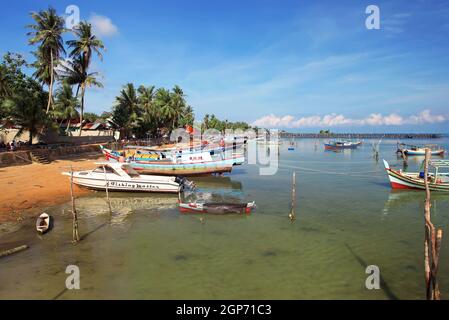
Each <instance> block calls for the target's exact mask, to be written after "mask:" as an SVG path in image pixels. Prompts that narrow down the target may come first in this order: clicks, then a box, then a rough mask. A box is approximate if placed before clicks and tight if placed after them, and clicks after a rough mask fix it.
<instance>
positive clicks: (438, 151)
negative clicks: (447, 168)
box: [396, 143, 445, 156]
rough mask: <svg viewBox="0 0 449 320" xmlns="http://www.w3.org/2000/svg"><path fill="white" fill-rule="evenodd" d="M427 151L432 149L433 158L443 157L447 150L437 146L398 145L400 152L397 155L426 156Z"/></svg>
mask: <svg viewBox="0 0 449 320" xmlns="http://www.w3.org/2000/svg"><path fill="white" fill-rule="evenodd" d="M426 149H430V153H431V155H432V156H442V155H444V152H445V150H444V149H443V148H440V147H439V146H438V145H436V144H426V145H423V146H416V145H410V144H405V143H398V150H397V151H396V153H400V154H405V155H406V156H424V155H425V154H426Z"/></svg>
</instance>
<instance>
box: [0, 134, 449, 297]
mask: <svg viewBox="0 0 449 320" xmlns="http://www.w3.org/2000/svg"><path fill="white" fill-rule="evenodd" d="M413 142H414V143H417V142H416V141H413ZM432 142H435V141H432ZM322 143H323V141H319V142H318V144H317V145H316V141H315V140H312V139H302V140H297V141H296V147H295V150H294V151H288V150H287V146H288V143H284V144H283V145H282V146H281V148H280V163H279V169H278V172H277V174H276V175H274V176H260V175H259V174H258V173H259V168H258V167H257V166H255V165H244V166H240V167H236V168H235V170H234V171H233V172H232V174H231V175H229V176H227V177H209V178H201V179H199V180H198V181H197V185H198V195H199V196H201V197H202V198H205V199H210V198H213V199H215V200H219V199H224V200H239V201H243V200H246V201H252V200H255V201H256V204H257V210H256V211H255V212H254V213H253V214H251V215H250V216H204V220H200V218H199V217H198V216H195V215H181V214H180V213H179V212H178V209H177V207H176V205H177V196H171V195H136V194H123V193H113V194H112V195H111V197H112V206H113V211H114V213H113V215H112V216H110V214H109V213H108V207H107V203H106V201H105V196H104V194H103V193H95V194H93V195H91V196H87V197H83V198H80V199H78V200H77V208H78V211H79V216H80V233H81V236H82V237H83V240H82V241H81V242H80V243H79V244H77V245H76V246H73V245H72V244H71V243H70V241H71V214H70V211H69V210H70V204H65V205H62V206H56V207H52V208H48V210H46V211H47V212H49V213H50V214H52V215H53V216H54V217H55V226H54V228H53V230H52V231H51V232H49V233H48V234H46V235H44V236H42V237H40V236H38V235H36V234H35V232H34V221H31V220H29V221H26V222H25V223H23V224H22V225H21V226H20V228H19V230H15V231H14V232H7V231H3V232H2V231H1V229H8V228H9V226H5V225H4V226H0V248H1V249H6V248H11V247H15V246H17V245H20V244H23V243H27V244H29V245H30V248H29V249H28V250H26V251H23V252H21V253H17V254H15V255H12V256H9V257H6V258H2V259H1V260H0V298H1V299H12V298H26V299H29V298H39V299H52V298H58V299H80V298H97V299H105V298H112V299H115V298H123V299H132V298H138V299H346V298H348V299H424V298H425V295H424V275H423V238H424V223H423V210H424V208H423V200H424V194H423V193H422V192H419V191H399V192H397V191H396V192H393V191H391V189H390V187H389V184H388V178H387V176H386V174H385V172H384V170H383V166H382V163H381V159H382V158H385V159H387V160H388V161H389V162H390V163H391V164H392V165H397V166H401V165H402V164H403V162H402V160H401V159H398V158H397V157H396V155H395V149H396V141H388V140H387V141H383V142H382V145H381V149H380V153H381V154H380V161H378V162H376V160H375V159H373V156H372V148H371V142H370V141H366V142H365V144H364V145H363V146H362V147H360V148H359V149H357V150H347V151H345V152H341V153H336V152H329V151H324V150H323V149H324V148H323V144H322ZM437 143H440V144H443V145H445V147H446V149H448V147H449V140H447V139H442V140H439V141H437ZM420 161H421V159H410V160H409V168H408V169H409V170H417V168H419V166H420ZM293 170H295V171H296V177H297V209H296V214H297V221H296V222H295V223H294V224H292V223H290V221H289V219H288V213H289V206H290V201H291V200H290V196H291V195H290V188H291V176H292V171H293ZM190 197H192V195H191V196H190ZM432 203H433V207H432V210H433V212H432V221H433V222H434V224H435V225H436V226H440V227H442V228H443V229H444V231H445V232H446V234H449V233H448V232H447V230H449V210H448V209H449V194H444V193H440V194H437V193H433V194H432ZM448 238H449V236H446V235H445V236H444V238H443V245H442V253H441V257H440V259H441V260H440V270H439V277H438V279H439V282H440V288H441V292H442V295H443V298H447V297H449V270H448V268H449V255H447V254H446V252H447V250H448V248H449V239H448ZM69 264H75V265H77V266H79V268H80V272H81V289H80V290H70V291H68V290H65V289H64V288H65V279H66V277H67V274H65V268H66V266H67V265H69ZM368 265H377V266H378V267H379V268H380V272H381V277H382V281H381V289H380V290H367V289H366V288H365V280H366V277H367V276H368V275H367V274H366V273H365V269H366V267H367V266H368Z"/></svg>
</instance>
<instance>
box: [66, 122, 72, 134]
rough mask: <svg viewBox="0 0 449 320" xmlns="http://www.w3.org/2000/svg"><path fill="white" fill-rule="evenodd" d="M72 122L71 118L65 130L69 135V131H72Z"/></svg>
mask: <svg viewBox="0 0 449 320" xmlns="http://www.w3.org/2000/svg"><path fill="white" fill-rule="evenodd" d="M70 122H71V119H69V123H68V124H67V129H66V130H65V132H66V133H67V135H69V132H70Z"/></svg>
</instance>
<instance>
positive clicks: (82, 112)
mask: <svg viewBox="0 0 449 320" xmlns="http://www.w3.org/2000/svg"><path fill="white" fill-rule="evenodd" d="M85 91H86V90H85V87H84V85H82V86H81V110H80V111H81V112H80V132H79V136H80V137H81V131H82V130H83V114H84V93H85Z"/></svg>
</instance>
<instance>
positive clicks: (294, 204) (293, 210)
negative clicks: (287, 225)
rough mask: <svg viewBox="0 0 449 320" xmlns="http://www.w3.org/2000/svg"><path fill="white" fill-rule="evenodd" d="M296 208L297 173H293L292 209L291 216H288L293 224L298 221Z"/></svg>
mask: <svg viewBox="0 0 449 320" xmlns="http://www.w3.org/2000/svg"><path fill="white" fill-rule="evenodd" d="M295 206H296V172H295V171H293V177H292V203H291V207H290V214H289V215H288V217H289V218H290V221H291V222H292V223H293V222H295V221H296V214H295Z"/></svg>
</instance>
